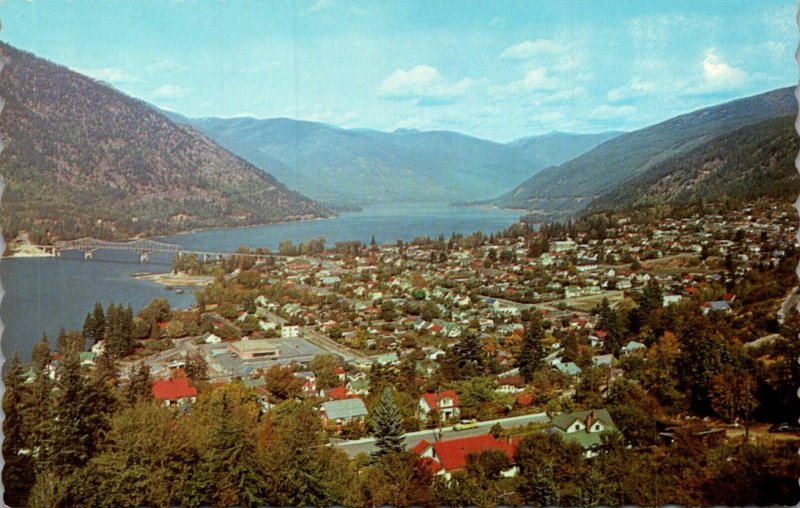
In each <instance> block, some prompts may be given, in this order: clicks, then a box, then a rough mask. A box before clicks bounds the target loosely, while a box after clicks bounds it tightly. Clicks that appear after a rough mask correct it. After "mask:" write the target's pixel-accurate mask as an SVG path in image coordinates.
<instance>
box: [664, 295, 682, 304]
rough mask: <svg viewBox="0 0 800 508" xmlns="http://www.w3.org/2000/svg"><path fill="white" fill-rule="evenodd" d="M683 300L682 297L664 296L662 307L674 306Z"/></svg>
mask: <svg viewBox="0 0 800 508" xmlns="http://www.w3.org/2000/svg"><path fill="white" fill-rule="evenodd" d="M681 298H682V296H681V295H664V296H663V297H662V298H661V300H662V305H663V306H664V307H666V306H668V305H672V304H673V303H678V302H679V301H681Z"/></svg>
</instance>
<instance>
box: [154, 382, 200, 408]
mask: <svg viewBox="0 0 800 508" xmlns="http://www.w3.org/2000/svg"><path fill="white" fill-rule="evenodd" d="M151 393H152V394H153V398H154V399H156V400H160V401H162V402H163V403H164V405H165V406H173V405H178V404H186V403H189V402H194V401H195V399H196V398H197V388H195V387H194V386H189V378H186V377H178V378H174V379H159V380H157V381H154V382H153V386H152V387H151Z"/></svg>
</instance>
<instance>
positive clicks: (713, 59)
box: [686, 48, 748, 94]
mask: <svg viewBox="0 0 800 508" xmlns="http://www.w3.org/2000/svg"><path fill="white" fill-rule="evenodd" d="M702 67H703V74H702V76H703V77H702V81H701V82H700V84H698V85H696V86H693V87H689V88H688V89H687V90H686V93H688V94H703V93H711V92H720V91H725V90H731V89H733V88H736V87H738V86H741V85H743V84H744V83H745V82H747V80H748V75H747V73H746V72H745V71H743V70H742V69H738V68H736V67H732V66H731V65H729V64H728V63H727V62H725V61H723V60H722V58H721V57H720V56H719V55H718V54H717V51H716V49H714V48H711V49H709V50H706V53H705V59H704V60H703V65H702Z"/></svg>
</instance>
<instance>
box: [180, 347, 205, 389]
mask: <svg viewBox="0 0 800 508" xmlns="http://www.w3.org/2000/svg"><path fill="white" fill-rule="evenodd" d="M183 371H184V372H185V373H186V377H188V378H189V379H191V380H192V383H194V384H197V383H201V382H203V381H206V380H208V362H206V360H205V358H203V355H201V354H200V353H198V352H197V351H192V352H191V353H189V354H187V355H186V363H185V364H184V367H183Z"/></svg>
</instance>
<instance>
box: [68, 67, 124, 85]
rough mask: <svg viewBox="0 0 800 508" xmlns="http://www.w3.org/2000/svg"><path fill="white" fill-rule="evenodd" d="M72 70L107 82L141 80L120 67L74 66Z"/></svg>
mask: <svg viewBox="0 0 800 508" xmlns="http://www.w3.org/2000/svg"><path fill="white" fill-rule="evenodd" d="M72 70H74V71H75V72H79V73H81V74H85V75H86V76H89V77H90V78H94V79H97V80H100V81H105V82H107V83H132V82H134V81H139V79H138V78H137V77H135V76H132V75H131V74H128V73H127V72H126V71H125V70H123V69H120V68H119V67H102V68H85V67H73V68H72Z"/></svg>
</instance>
